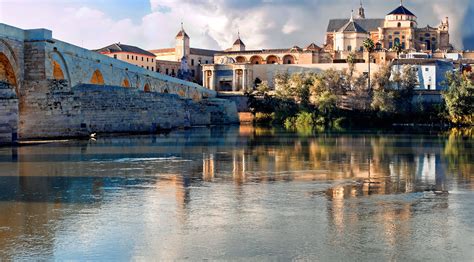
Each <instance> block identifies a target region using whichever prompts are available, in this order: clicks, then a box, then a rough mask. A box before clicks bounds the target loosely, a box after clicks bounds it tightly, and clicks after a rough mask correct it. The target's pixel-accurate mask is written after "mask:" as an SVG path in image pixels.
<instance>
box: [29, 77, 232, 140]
mask: <svg viewBox="0 0 474 262" xmlns="http://www.w3.org/2000/svg"><path fill="white" fill-rule="evenodd" d="M65 85H67V84H66V83H61V82H56V81H52V82H50V88H51V91H50V92H48V93H46V95H45V96H38V97H37V98H36V99H35V100H34V101H33V100H30V101H29V102H30V103H33V104H36V105H38V108H37V110H32V111H31V112H30V113H29V114H28V115H27V117H26V118H25V117H24V118H23V119H22V121H25V122H28V125H25V126H24V128H23V129H22V130H21V131H22V133H21V137H22V138H23V139H35V138H43V137H71V136H87V135H89V134H90V133H120V132H124V133H156V132H157V131H159V130H160V129H171V128H179V127H190V126H197V125H210V124H231V123H237V122H238V119H235V118H234V117H232V116H234V115H235V116H237V109H236V107H235V104H233V103H231V102H229V101H227V100H223V99H205V100H202V101H201V102H195V101H193V100H191V99H183V98H181V97H179V96H178V95H174V94H160V93H153V92H151V93H147V92H143V91H140V90H133V89H125V88H121V87H114V86H100V85H85V84H84V85H80V86H77V87H75V88H73V89H71V90H70V91H68V90H65V89H64V86H65Z"/></svg>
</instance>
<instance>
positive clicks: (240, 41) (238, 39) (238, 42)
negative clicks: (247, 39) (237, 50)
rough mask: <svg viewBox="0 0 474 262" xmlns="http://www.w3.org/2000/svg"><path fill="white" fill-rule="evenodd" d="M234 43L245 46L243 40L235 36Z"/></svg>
mask: <svg viewBox="0 0 474 262" xmlns="http://www.w3.org/2000/svg"><path fill="white" fill-rule="evenodd" d="M234 45H243V46H245V44H244V42H243V41H242V40H241V39H240V38H237V40H235V42H234Z"/></svg>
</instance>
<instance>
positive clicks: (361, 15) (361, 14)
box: [357, 0, 365, 19]
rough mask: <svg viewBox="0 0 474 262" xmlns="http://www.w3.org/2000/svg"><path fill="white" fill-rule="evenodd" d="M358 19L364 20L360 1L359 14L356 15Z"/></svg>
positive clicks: (363, 11)
mask: <svg viewBox="0 0 474 262" xmlns="http://www.w3.org/2000/svg"><path fill="white" fill-rule="evenodd" d="M357 18H358V19H365V10H364V6H363V5H362V0H360V7H359V13H358V14H357Z"/></svg>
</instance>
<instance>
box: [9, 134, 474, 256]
mask: <svg viewBox="0 0 474 262" xmlns="http://www.w3.org/2000/svg"><path fill="white" fill-rule="evenodd" d="M473 146H474V142H473V139H472V138H464V139H463V138H461V137H457V136H456V135H455V134H454V133H452V134H451V135H450V134H449V133H447V134H438V133H434V134H433V133H432V134H386V133H382V132H380V133H337V134H334V133H333V134H327V133H326V134H316V135H309V136H307V135H301V134H297V133H291V132H285V131H282V130H276V129H262V128H253V127H246V126H242V127H219V128H212V129H207V128H198V129H191V130H183V131H175V132H172V133H170V134H168V135H159V136H132V137H117V136H115V137H99V138H98V139H97V141H70V142H63V143H50V144H43V145H34V146H33V145H31V146H22V147H18V148H0V260H10V259H27V260H50V259H57V260H65V259H82V260H113V261H115V260H130V259H145V260H151V259H163V260H181V259H189V260H201V259H211V260H232V259H243V260H247V259H251V260H262V259H265V260H275V259H278V260H289V259H306V260H320V261H335V260H357V261H366V260H378V261H385V260H401V261H404V260H419V261H425V260H426V261H430V260H431V261H447V260H452V261H472V260H473V259H474V150H473Z"/></svg>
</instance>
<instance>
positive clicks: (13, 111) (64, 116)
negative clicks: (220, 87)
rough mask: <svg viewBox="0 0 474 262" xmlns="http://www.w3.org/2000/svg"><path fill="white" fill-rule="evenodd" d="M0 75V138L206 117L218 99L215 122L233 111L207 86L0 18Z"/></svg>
mask: <svg viewBox="0 0 474 262" xmlns="http://www.w3.org/2000/svg"><path fill="white" fill-rule="evenodd" d="M0 83H1V84H0V90H2V91H0V119H1V123H2V125H1V126H0V143H11V142H15V140H16V139H17V138H18V139H30V138H39V137H57V136H77V135H87V133H89V132H151V131H154V130H156V129H158V128H160V127H161V128H163V127H165V128H173V127H186V126H191V125H206V124H212V123H214V122H212V121H217V122H219V121H218V120H216V119H215V118H212V117H211V112H214V111H215V108H216V105H217V107H219V104H220V106H221V109H222V114H223V115H225V116H226V117H225V118H222V121H220V122H219V123H228V122H232V121H234V122H235V121H237V117H238V116H237V113H236V110H233V109H232V105H229V104H228V103H230V102H229V101H225V100H216V99H213V100H212V101H213V102H212V106H208V105H207V104H208V103H209V102H207V101H206V99H212V98H214V97H215V96H216V92H214V91H212V90H209V89H205V88H203V87H202V86H199V85H197V84H194V83H190V82H186V81H182V80H179V79H176V78H173V77H169V76H165V75H162V74H159V73H156V72H151V71H149V70H146V69H144V68H141V67H138V66H135V65H132V64H129V63H126V62H122V61H120V60H117V59H114V58H110V57H107V56H104V55H101V54H98V53H96V52H92V51H89V50H86V49H82V48H79V47H76V46H73V45H70V44H67V43H65V42H61V41H59V40H57V39H54V38H52V32H51V31H49V30H45V29H38V30H21V29H18V28H15V27H11V26H8V25H5V24H0ZM91 84H92V85H93V86H89V85H91ZM233 107H234V109H235V105H234V106H233ZM208 110H209V111H208Z"/></svg>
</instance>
